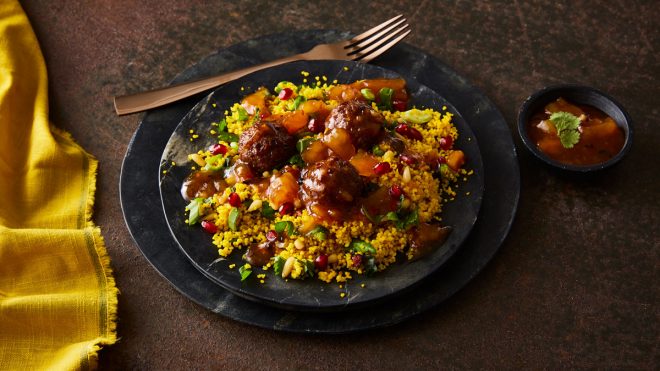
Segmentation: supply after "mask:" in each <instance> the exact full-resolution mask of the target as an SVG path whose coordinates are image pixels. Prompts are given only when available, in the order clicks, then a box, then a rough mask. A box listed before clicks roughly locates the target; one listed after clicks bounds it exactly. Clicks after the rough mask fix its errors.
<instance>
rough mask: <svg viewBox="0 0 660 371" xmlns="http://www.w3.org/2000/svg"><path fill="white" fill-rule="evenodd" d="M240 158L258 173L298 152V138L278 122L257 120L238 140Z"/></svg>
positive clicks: (274, 166) (279, 163)
mask: <svg viewBox="0 0 660 371" xmlns="http://www.w3.org/2000/svg"><path fill="white" fill-rule="evenodd" d="M238 146H239V147H238V148H239V150H238V151H239V158H240V160H241V161H242V162H243V163H245V164H247V165H248V166H249V167H250V168H251V169H252V170H253V171H254V172H255V173H256V174H261V173H263V172H264V171H270V170H273V169H275V168H277V167H280V166H281V165H283V164H284V163H285V162H286V161H287V160H288V159H289V158H291V156H293V155H294V154H295V153H296V139H295V138H294V137H293V136H291V135H290V134H289V133H288V132H287V130H286V129H285V128H284V127H283V126H282V125H280V124H279V123H277V122H271V121H262V122H257V123H255V124H254V125H253V126H251V127H250V128H248V129H247V130H245V131H244V132H243V133H242V134H241V137H240V139H239V141H238Z"/></svg>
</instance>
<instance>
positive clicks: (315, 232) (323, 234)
mask: <svg viewBox="0 0 660 371" xmlns="http://www.w3.org/2000/svg"><path fill="white" fill-rule="evenodd" d="M328 233H330V231H328V229H327V228H326V227H324V226H322V225H317V226H316V227H314V228H313V229H312V230H311V231H309V232H307V235H308V236H312V237H314V238H316V239H317V240H319V241H325V240H326V239H327V238H328Z"/></svg>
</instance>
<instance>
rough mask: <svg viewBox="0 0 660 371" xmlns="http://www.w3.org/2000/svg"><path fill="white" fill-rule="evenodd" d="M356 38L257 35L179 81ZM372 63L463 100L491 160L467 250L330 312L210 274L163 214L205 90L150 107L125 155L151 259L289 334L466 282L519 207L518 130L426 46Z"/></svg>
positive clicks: (409, 303)
mask: <svg viewBox="0 0 660 371" xmlns="http://www.w3.org/2000/svg"><path fill="white" fill-rule="evenodd" d="M350 36H351V35H350V34H349V33H347V32H338V31H296V32H291V33H285V34H277V35H270V36H265V37H261V38H258V39H254V40H249V41H246V42H243V43H240V44H237V45H234V46H231V47H229V48H226V49H222V50H220V51H218V52H216V53H214V54H211V55H209V56H208V57H206V58H204V59H203V60H202V61H200V62H199V63H197V64H195V65H193V66H192V67H190V68H188V69H187V70H185V71H183V72H182V73H181V74H180V75H179V76H177V78H176V79H175V80H174V81H173V82H172V83H180V82H184V81H189V80H192V79H196V78H203V77H206V76H211V75H214V74H218V73H222V72H228V71H231V70H235V69H239V68H243V67H247V66H249V65H254V64H256V63H261V62H265V61H268V60H272V59H273V58H279V57H284V56H286V55H291V54H295V53H300V52H303V51H305V50H308V49H310V48H311V47H313V46H314V45H316V44H318V43H324V42H333V41H337V40H342V39H347V38H348V37H350ZM373 63H374V64H376V65H379V66H382V67H385V68H387V69H389V70H392V71H395V72H397V73H400V74H402V75H406V76H409V77H411V78H413V79H415V80H417V81H420V82H422V83H424V84H425V85H427V86H429V87H430V88H432V89H433V90H434V91H436V92H437V93H438V94H440V95H441V96H443V97H444V98H445V99H447V100H448V101H450V102H452V103H454V105H455V107H456V109H457V110H458V111H459V112H461V114H462V116H463V117H464V118H465V120H466V121H467V122H468V123H469V124H470V126H471V128H472V130H473V132H474V134H475V136H476V138H477V140H479V149H480V151H481V155H482V160H483V166H484V194H483V201H482V204H481V209H480V211H479V217H478V219H477V222H476V223H475V226H474V228H473V230H472V233H471V234H470V235H469V236H468V238H467V239H466V240H465V242H464V243H463V246H462V247H461V249H459V251H457V252H456V254H454V256H453V257H452V258H451V260H450V261H449V262H448V263H447V264H445V265H443V267H442V269H439V270H438V271H437V272H435V273H433V274H432V275H430V276H429V277H427V279H425V280H423V281H422V282H421V283H420V284H419V285H418V286H417V287H415V288H414V289H412V290H410V291H409V292H406V293H403V294H402V295H400V296H397V297H396V298H395V299H394V300H386V301H385V302H384V303H382V305H377V306H367V307H365V308H357V309H350V310H347V311H339V312H331V313H317V312H301V311H289V310H284V309H280V308H275V307H271V306H267V305H262V304H259V303H256V302H253V301H250V300H246V299H243V298H241V297H239V296H237V295H233V294H232V293H230V292H229V291H228V290H225V289H223V288H222V287H220V286H219V285H217V284H215V283H214V282H213V281H211V280H210V279H208V278H207V277H206V276H205V275H204V274H202V273H201V272H200V271H199V270H197V269H196V268H195V267H194V266H193V265H192V264H191V263H190V261H189V260H188V259H187V258H186V256H185V255H184V253H183V252H182V251H181V249H179V247H178V246H177V243H176V241H175V240H174V239H173V237H172V236H171V234H170V231H169V228H168V226H167V222H166V220H165V215H164V214H163V213H161V212H158V210H160V209H161V200H160V195H159V188H158V174H157V169H158V168H159V166H160V158H161V154H162V153H163V151H164V149H165V145H166V144H167V142H168V140H169V137H170V135H171V134H172V132H173V131H174V129H175V128H176V126H177V125H178V124H179V122H180V121H181V119H182V118H183V117H184V116H185V115H186V114H187V113H188V112H189V111H190V109H192V107H193V106H194V105H195V104H196V103H197V102H198V101H199V100H200V99H201V98H202V97H203V96H202V95H198V96H196V97H192V98H190V99H187V100H183V101H180V102H177V103H176V104H172V105H170V106H167V107H163V108H160V109H156V110H152V111H150V112H148V113H147V114H146V115H145V116H143V117H142V119H141V121H140V124H139V126H138V128H137V129H136V131H135V134H134V135H133V138H132V139H131V142H130V143H129V146H128V149H127V152H126V156H125V157H124V162H123V165H122V170H121V176H120V184H119V187H120V197H121V206H122V211H123V213H124V219H125V221H126V225H127V227H128V230H129V232H130V233H131V236H132V237H133V239H134V240H135V243H136V246H137V247H138V249H139V250H140V252H141V253H142V254H143V255H144V257H145V259H147V261H148V262H149V263H150V264H151V265H152V266H153V267H154V269H156V271H157V272H158V273H159V274H160V275H161V276H162V277H163V278H165V279H166V280H167V281H168V282H169V283H170V284H171V285H172V286H173V287H174V288H175V289H177V290H178V291H179V292H181V293H182V294H183V295H185V296H186V297H188V298H189V299H191V300H193V301H194V302H196V303H197V304H199V305H201V306H203V307H204V308H207V309H208V310H211V311H213V312H214V313H218V314H220V315H222V316H224V317H226V318H229V319H232V320H235V321H239V322H242V323H247V324H251V325H255V326H260V327H263V328H268V329H274V330H279V331H288V332H302V333H335V334H337V333H349V332H355V331H361V330H366V329H372V328H378V327H384V326H391V325H394V324H397V323H400V322H402V321H404V320H406V319H409V318H411V317H413V316H415V315H417V314H419V313H421V312H423V311H426V310H428V309H430V308H432V307H434V306H437V305H439V304H440V303H442V302H443V301H445V300H446V299H447V298H449V297H450V296H452V295H453V294H454V293H456V292H457V291H458V290H460V289H461V288H462V287H464V286H465V285H466V284H467V283H468V282H469V281H470V280H471V279H472V278H474V277H475V276H476V275H477V274H478V273H479V272H480V271H481V270H482V269H483V268H484V267H485V266H486V264H487V263H488V262H489V261H490V260H491V259H492V258H493V256H494V255H495V254H496V252H497V251H498V249H499V248H500V246H501V244H502V242H503V241H504V239H505V238H506V235H507V234H508V232H509V229H510V227H511V224H512V223H513V220H514V217H515V214H516V210H517V207H518V199H519V194H520V173H519V167H518V160H517V156H516V150H515V147H514V144H513V140H512V137H511V131H510V130H509V127H508V126H507V123H506V121H505V120H504V119H503V117H502V115H501V114H500V113H499V111H498V110H497V108H496V107H495V106H494V105H493V103H492V102H491V101H490V100H489V99H488V98H487V97H486V96H485V95H484V94H483V93H482V92H481V91H479V90H478V89H477V88H475V87H474V86H472V85H471V84H470V83H469V82H468V81H467V80H466V79H465V78H463V77H462V76H460V75H458V74H457V73H456V72H455V71H454V70H452V69H451V68H449V67H448V66H447V65H445V64H443V63H442V62H440V61H439V60H437V59H436V58H434V57H432V56H430V55H428V54H426V53H424V52H423V51H421V50H419V49H416V48H414V47H412V46H410V45H407V44H405V43H401V44H399V45H397V46H395V47H394V48H392V49H391V50H390V51H388V52H387V53H385V54H383V55H382V56H380V57H379V58H377V59H376V60H374V62H373Z"/></svg>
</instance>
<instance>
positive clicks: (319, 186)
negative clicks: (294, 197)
mask: <svg viewBox="0 0 660 371" xmlns="http://www.w3.org/2000/svg"><path fill="white" fill-rule="evenodd" d="M363 189H364V183H363V180H362V178H361V177H360V175H359V174H358V173H357V171H356V170H355V168H354V167H353V166H352V165H351V164H350V163H348V162H347V161H344V160H342V159H340V158H337V157H330V158H327V159H325V160H323V161H319V162H317V163H315V164H312V165H310V166H307V167H306V168H305V169H304V170H303V172H302V185H301V187H300V192H301V198H302V200H303V203H304V204H305V205H306V207H307V210H308V211H309V213H310V214H312V215H314V216H315V217H317V218H320V219H325V220H337V219H341V218H342V217H343V216H344V214H345V213H346V212H347V211H348V210H349V209H350V208H351V206H352V205H353V204H354V203H355V202H356V200H357V199H358V198H359V197H360V196H361V195H362V191H363Z"/></svg>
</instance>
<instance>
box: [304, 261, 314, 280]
mask: <svg viewBox="0 0 660 371" xmlns="http://www.w3.org/2000/svg"><path fill="white" fill-rule="evenodd" d="M303 263H304V264H303V266H304V267H305V274H306V275H307V276H309V277H314V272H315V271H316V267H314V262H313V261H311V260H303Z"/></svg>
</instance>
